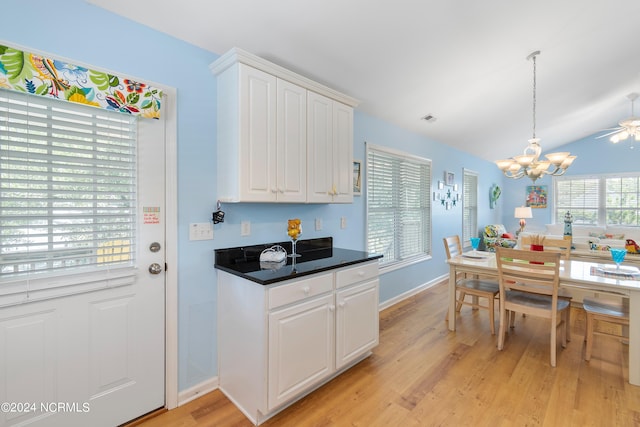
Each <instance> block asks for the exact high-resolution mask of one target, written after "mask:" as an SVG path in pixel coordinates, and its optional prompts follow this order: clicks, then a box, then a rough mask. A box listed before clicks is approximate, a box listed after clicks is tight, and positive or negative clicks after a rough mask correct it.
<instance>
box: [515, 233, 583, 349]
mask: <svg viewBox="0 0 640 427" xmlns="http://www.w3.org/2000/svg"><path fill="white" fill-rule="evenodd" d="M532 240H533V235H523V236H521V240H520V243H521V246H522V247H521V248H520V249H530V248H531V242H532ZM571 243H572V241H571V236H563V237H562V238H561V239H558V238H554V237H545V238H544V240H543V241H542V248H543V250H544V251H547V250H548V251H550V252H560V258H561V259H563V260H565V261H569V260H570V259H571ZM558 298H560V299H565V300H567V301H569V303H571V300H572V299H573V297H572V296H571V295H570V294H569V293H568V292H567V291H565V290H564V289H560V290H559V291H558ZM567 315H568V316H569V317H570V316H571V311H569V313H568V314H567ZM567 325H568V326H567V341H571V322H570V321H567ZM511 326H513V325H511Z"/></svg>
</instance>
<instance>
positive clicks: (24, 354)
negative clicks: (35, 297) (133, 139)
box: [0, 119, 166, 427]
mask: <svg viewBox="0 0 640 427" xmlns="http://www.w3.org/2000/svg"><path fill="white" fill-rule="evenodd" d="M164 122H165V120H164V119H160V120H150V119H140V120H139V121H138V136H139V143H138V147H139V148H138V192H137V194H138V197H137V200H138V203H137V218H138V227H137V233H136V239H135V240H136V242H135V243H136V244H135V248H136V262H135V275H136V276H135V280H132V282H133V283H130V284H125V285H120V286H114V287H109V288H105V289H101V290H92V291H89V292H84V293H76V294H73V295H68V296H59V297H55V298H43V299H41V300H39V301H35V302H28V303H23V304H13V305H9V306H4V307H1V306H2V305H3V304H2V296H0V403H1V404H2V405H3V406H2V407H0V426H3V427H4V426H14V425H26V424H28V425H35V426H115V425H119V424H121V423H124V422H126V421H128V420H131V419H133V418H136V417H138V416H140V415H143V414H145V413H147V412H149V411H152V410H154V409H156V408H160V407H163V406H164V402H165V360H164V358H165V345H164V343H165V285H166V284H165V281H166V279H165V272H164V270H165V226H166V221H165V158H164V157H165V147H164V144H165V123H164ZM154 242H156V243H157V244H158V245H157V246H159V250H158V251H155V252H154V251H152V250H151V249H150V247H151V245H152V244H153V243H154ZM153 264H157V266H158V267H159V269H158V271H157V272H156V274H152V273H151V272H150V271H149V267H150V266H151V265H153ZM2 402H7V403H2Z"/></svg>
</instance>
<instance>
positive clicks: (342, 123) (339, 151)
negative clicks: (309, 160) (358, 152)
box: [333, 102, 353, 203]
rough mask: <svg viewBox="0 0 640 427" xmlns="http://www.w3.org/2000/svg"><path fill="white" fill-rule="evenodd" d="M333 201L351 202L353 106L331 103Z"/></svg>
mask: <svg viewBox="0 0 640 427" xmlns="http://www.w3.org/2000/svg"><path fill="white" fill-rule="evenodd" d="M333 188H334V190H335V192H336V194H334V195H333V202H334V203H351V202H353V108H351V107H349V106H348V105H344V104H341V103H339V102H334V104H333Z"/></svg>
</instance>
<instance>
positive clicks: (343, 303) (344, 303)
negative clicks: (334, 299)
mask: <svg viewBox="0 0 640 427" xmlns="http://www.w3.org/2000/svg"><path fill="white" fill-rule="evenodd" d="M345 305H347V303H346V302H344V301H340V302H339V303H338V307H340V308H342V307H344V306H345Z"/></svg>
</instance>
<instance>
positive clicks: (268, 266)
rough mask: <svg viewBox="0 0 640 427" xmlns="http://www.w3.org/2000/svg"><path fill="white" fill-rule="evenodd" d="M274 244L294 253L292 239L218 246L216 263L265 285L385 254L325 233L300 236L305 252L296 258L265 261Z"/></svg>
mask: <svg viewBox="0 0 640 427" xmlns="http://www.w3.org/2000/svg"><path fill="white" fill-rule="evenodd" d="M273 245H280V246H282V247H283V248H284V249H285V250H286V251H287V253H288V254H290V253H291V242H290V241H289V242H279V243H270V244H264V245H253V246H240V247H236V248H226V249H216V250H215V267H216V268H217V269H219V270H222V271H226V272H227V273H231V274H234V275H236V276H239V277H242V278H244V279H247V280H251V281H253V282H256V283H259V284H261V285H270V284H273V283H277V282H281V281H284V280H289V279H296V278H298V277H302V276H307V275H310V274H315V273H320V272H323V271H327V270H333V269H335V268H340V267H345V266H348V265H353V264H358V263H361V262H366V261H371V260H374V259H378V258H382V255H381V254H371V253H369V252H364V251H356V250H352V249H340V248H334V247H333V238H331V237H322V238H318V239H308V240H299V241H298V243H297V245H296V246H297V250H296V252H297V253H298V254H300V255H301V256H300V257H298V258H296V259H295V262H294V261H293V259H292V258H291V257H287V258H286V263H285V262H282V263H280V264H277V263H264V262H263V263H261V262H260V253H261V252H262V251H263V250H264V249H267V248H269V247H271V246H273Z"/></svg>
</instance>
